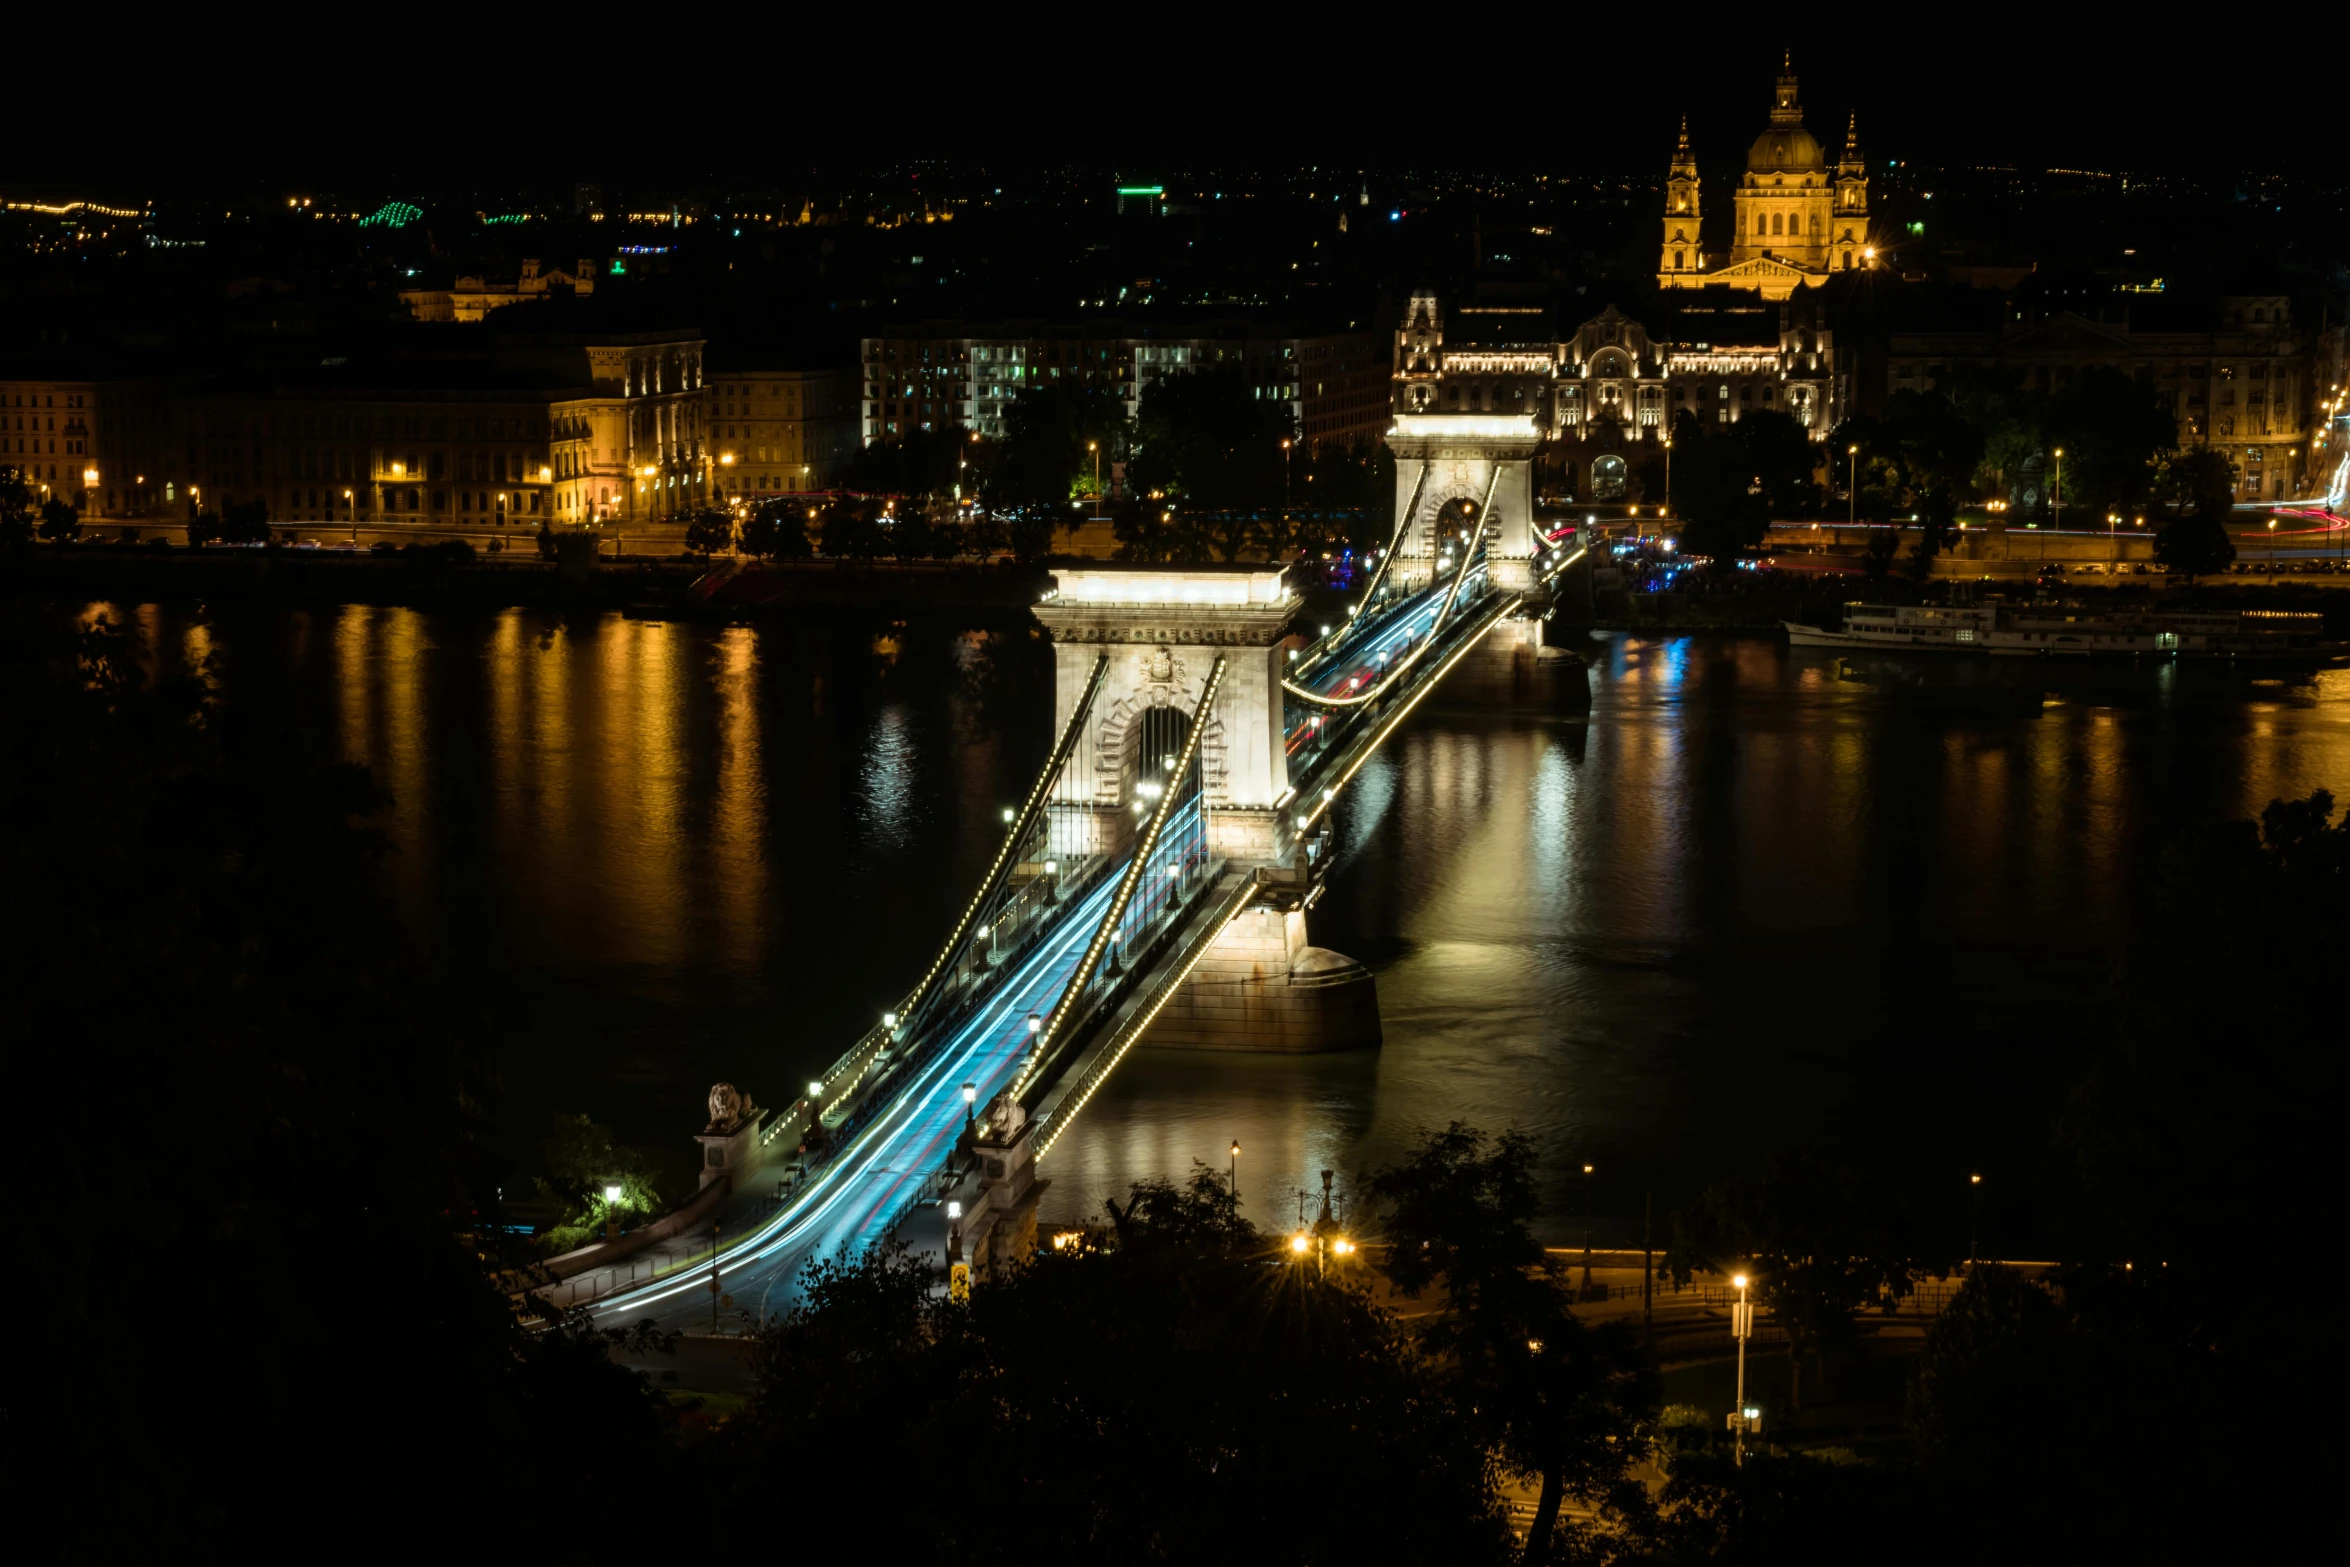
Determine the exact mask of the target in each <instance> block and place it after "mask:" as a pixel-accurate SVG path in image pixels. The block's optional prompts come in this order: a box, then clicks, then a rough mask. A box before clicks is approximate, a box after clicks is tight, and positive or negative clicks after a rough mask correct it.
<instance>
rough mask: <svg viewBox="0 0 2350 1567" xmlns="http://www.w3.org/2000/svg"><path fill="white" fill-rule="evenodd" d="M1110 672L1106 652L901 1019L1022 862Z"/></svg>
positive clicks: (951, 958) (920, 998)
mask: <svg viewBox="0 0 2350 1567" xmlns="http://www.w3.org/2000/svg"><path fill="white" fill-rule="evenodd" d="M1109 672H1110V655H1109V654H1107V653H1104V654H1102V655H1100V656H1099V657H1097V658H1096V659H1095V660H1094V661H1093V673H1092V674H1091V675H1090V676H1088V677H1087V679H1086V682H1085V689H1084V691H1083V692H1081V693H1079V695H1078V698H1077V705H1076V707H1075V708H1074V709H1072V710H1071V712H1070V714H1069V722H1068V723H1066V724H1065V725H1063V726H1062V728H1061V737H1060V739H1059V740H1057V741H1055V742H1054V745H1053V751H1052V755H1051V756H1049V757H1047V758H1046V759H1045V764H1044V771H1042V772H1041V773H1039V774H1037V777H1036V786H1035V787H1034V788H1032V789H1030V790H1029V791H1028V799H1027V801H1026V803H1025V804H1023V805H1022V806H1021V807H1020V812H1019V815H1018V816H1016V817H1015V818H1014V819H1013V822H1012V825H1011V827H1010V829H1009V830H1007V831H1006V832H1005V834H1004V843H1003V847H1002V848H1000V849H998V850H997V851H996V857H995V863H994V864H993V865H991V866H989V867H988V869H987V874H986V875H985V876H984V877H982V878H981V879H980V882H979V890H978V892H976V893H974V894H973V895H972V898H971V904H970V907H968V908H966V909H965V910H964V911H963V917H962V918H961V919H960V920H958V921H956V922H955V930H954V934H953V935H951V936H949V937H947V942H946V945H945V946H944V947H943V948H941V949H940V950H939V954H938V958H937V960H936V961H935V962H933V963H932V964H931V965H930V972H929V973H927V974H924V975H923V976H922V981H921V983H920V984H917V985H916V986H915V987H914V988H913V989H912V990H910V991H908V992H907V993H906V999H905V1000H903V1001H901V1002H899V1003H898V1009H897V1015H898V1018H899V1019H900V1021H901V1022H904V1021H907V1020H910V1019H911V1018H912V1017H913V1015H914V1010H915V1008H917V1007H919V1006H920V1005H921V1004H922V1003H923V1002H924V1001H925V1000H927V999H928V998H929V996H930V994H931V987H932V986H934V985H936V984H937V983H938V977H939V975H941V974H943V973H945V972H946V970H947V968H948V966H949V965H950V964H952V963H953V962H954V960H955V954H956V953H957V952H958V951H960V950H961V948H962V944H963V938H964V936H966V935H967V934H969V932H970V930H971V927H972V923H973V922H974V921H975V920H977V919H978V918H979V914H980V911H981V910H982V909H984V908H986V907H987V904H988V900H989V899H990V898H992V897H994V896H995V894H996V891H997V889H998V888H1000V887H1001V886H1002V885H1003V882H1004V878H1005V877H1007V876H1009V875H1010V874H1011V873H1012V869H1013V867H1014V866H1016V865H1017V864H1018V863H1019V861H1020V846H1021V845H1022V844H1024V843H1026V842H1027V841H1028V835H1029V834H1030V833H1031V832H1033V831H1034V830H1035V827H1036V821H1037V818H1038V817H1039V816H1041V815H1043V814H1044V813H1045V812H1046V810H1047V809H1048V808H1049V807H1050V805H1051V803H1052V792H1053V785H1054V783H1055V782H1056V781H1057V780H1058V779H1059V778H1060V776H1061V771H1062V769H1063V768H1065V767H1066V766H1068V763H1069V758H1070V756H1071V755H1072V754H1073V753H1074V752H1075V751H1076V749H1077V746H1078V743H1079V742H1080V741H1082V740H1083V739H1084V738H1085V721H1086V719H1087V718H1088V717H1089V716H1090V715H1091V714H1092V712H1093V701H1094V698H1095V697H1096V696H1098V695H1100V694H1101V689H1102V681H1103V680H1104V679H1105V678H1107V677H1108V675H1109Z"/></svg>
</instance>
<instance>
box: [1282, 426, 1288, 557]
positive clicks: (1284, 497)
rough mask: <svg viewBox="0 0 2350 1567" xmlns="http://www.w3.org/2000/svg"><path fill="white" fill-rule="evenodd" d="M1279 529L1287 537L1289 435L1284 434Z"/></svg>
mask: <svg viewBox="0 0 2350 1567" xmlns="http://www.w3.org/2000/svg"><path fill="white" fill-rule="evenodd" d="M1281 529H1282V536H1283V537H1284V538H1287V537H1288V532H1289V437H1288V436H1286V435H1285V436H1283V437H1282V438H1281Z"/></svg>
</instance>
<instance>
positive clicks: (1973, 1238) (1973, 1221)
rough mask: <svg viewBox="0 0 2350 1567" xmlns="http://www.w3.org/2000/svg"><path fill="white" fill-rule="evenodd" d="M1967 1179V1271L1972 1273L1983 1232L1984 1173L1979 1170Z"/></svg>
mask: <svg viewBox="0 0 2350 1567" xmlns="http://www.w3.org/2000/svg"><path fill="white" fill-rule="evenodd" d="M1966 1181H1967V1223H1966V1265H1967V1271H1968V1272H1970V1273H1972V1272H1973V1271H1974V1268H1975V1251H1976V1242H1977V1241H1978V1240H1979V1239H1980V1238H1981V1236H1982V1233H1983V1173H1982V1172H1981V1171H1980V1170H1978V1171H1976V1172H1975V1173H1974V1174H1972V1175H1970V1176H1968V1177H1967V1178H1966Z"/></svg>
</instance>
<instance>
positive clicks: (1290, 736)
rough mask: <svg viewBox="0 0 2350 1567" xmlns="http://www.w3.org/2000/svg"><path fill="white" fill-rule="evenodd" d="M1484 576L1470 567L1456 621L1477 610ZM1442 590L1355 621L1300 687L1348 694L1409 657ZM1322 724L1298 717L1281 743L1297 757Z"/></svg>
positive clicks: (1440, 584)
mask: <svg viewBox="0 0 2350 1567" xmlns="http://www.w3.org/2000/svg"><path fill="white" fill-rule="evenodd" d="M1486 578H1487V573H1486V569H1485V567H1484V565H1483V564H1482V563H1480V564H1478V565H1475V566H1472V567H1471V568H1470V569H1469V576H1468V579H1467V580H1466V581H1464V582H1463V583H1462V584H1461V593H1460V595H1459V596H1458V598H1457V600H1456V601H1455V603H1454V604H1453V616H1454V618H1455V619H1458V618H1460V617H1461V616H1463V615H1465V614H1468V613H1470V612H1472V611H1473V610H1475V609H1476V608H1478V607H1479V605H1480V604H1481V603H1482V600H1483V593H1482V591H1481V590H1482V589H1483V587H1484V585H1485V581H1486ZM1446 586H1447V584H1446V583H1445V582H1444V580H1443V579H1441V578H1439V579H1438V580H1437V581H1435V582H1433V583H1431V584H1429V585H1428V586H1427V587H1425V588H1422V589H1421V590H1420V591H1419V592H1417V593H1414V594H1412V595H1411V596H1410V597H1408V598H1405V599H1401V600H1398V601H1397V602H1395V603H1392V604H1389V605H1386V606H1384V607H1383V608H1381V609H1380V610H1378V611H1376V612H1375V613H1373V614H1370V615H1364V616H1360V617H1358V618H1357V619H1356V621H1355V622H1354V624H1353V625H1351V626H1349V627H1347V628H1346V630H1345V631H1344V632H1343V633H1341V635H1340V637H1339V639H1338V640H1337V641H1336V642H1333V643H1332V644H1331V645H1330V646H1329V648H1327V649H1326V650H1324V651H1323V652H1322V653H1321V655H1320V657H1319V658H1318V659H1317V661H1316V663H1315V665H1314V666H1313V668H1312V669H1311V670H1310V672H1308V673H1307V674H1306V675H1305V677H1304V678H1303V679H1301V680H1300V681H1299V684H1301V685H1306V686H1310V687H1312V688H1313V689H1314V690H1315V691H1318V692H1320V693H1321V694H1322V695H1324V696H1329V697H1345V696H1352V695H1353V694H1354V693H1355V692H1356V691H1358V690H1360V689H1361V688H1363V687H1364V686H1366V685H1369V684H1370V683H1371V682H1372V681H1374V680H1376V679H1378V678H1379V676H1380V675H1381V674H1382V673H1383V672H1384V671H1385V670H1386V668H1387V666H1388V665H1389V664H1390V663H1392V662H1393V661H1394V660H1395V659H1396V658H1398V657H1399V656H1401V655H1403V654H1405V653H1408V652H1409V651H1410V650H1411V649H1412V647H1413V646H1414V645H1416V644H1417V643H1418V642H1419V641H1420V640H1421V639H1422V638H1424V637H1426V636H1428V635H1430V634H1431V633H1432V632H1433V631H1434V630H1435V629H1436V617H1437V616H1438V615H1439V614H1440V613H1442V612H1443V609H1444V596H1445V588H1446ZM1473 600H1474V602H1473ZM1327 722H1328V720H1327V716H1326V715H1325V714H1322V713H1319V712H1312V713H1306V714H1302V715H1300V716H1299V717H1298V719H1297V721H1296V722H1295V723H1293V724H1291V725H1290V726H1289V727H1288V733H1287V736H1286V745H1287V748H1288V752H1289V755H1290V756H1291V757H1292V758H1295V757H1297V756H1298V754H1299V753H1300V752H1301V751H1303V750H1305V748H1306V747H1307V746H1308V745H1309V744H1310V743H1311V742H1312V741H1313V739H1314V737H1315V735H1316V733H1317V732H1318V731H1320V730H1321V729H1322V728H1324V727H1325V725H1326V724H1327ZM1300 781H1301V782H1302V780H1300Z"/></svg>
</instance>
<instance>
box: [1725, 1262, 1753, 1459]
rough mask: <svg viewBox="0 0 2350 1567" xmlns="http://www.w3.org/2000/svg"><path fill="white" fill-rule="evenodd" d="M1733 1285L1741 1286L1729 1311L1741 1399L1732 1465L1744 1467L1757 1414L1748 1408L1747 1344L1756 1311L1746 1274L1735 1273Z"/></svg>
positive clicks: (1733, 1425)
mask: <svg viewBox="0 0 2350 1567" xmlns="http://www.w3.org/2000/svg"><path fill="white" fill-rule="evenodd" d="M1730 1282H1731V1283H1732V1284H1735V1285H1737V1286H1738V1304H1737V1305H1735V1306H1733V1307H1731V1308H1730V1336H1731V1337H1732V1338H1734V1339H1736V1340H1737V1341H1738V1397H1737V1401H1736V1407H1735V1408H1733V1409H1732V1410H1731V1411H1730V1430H1731V1432H1732V1442H1733V1448H1732V1460H1731V1461H1732V1462H1733V1463H1735V1464H1737V1465H1738V1466H1739V1467H1741V1468H1743V1467H1745V1464H1746V1429H1747V1427H1748V1426H1749V1425H1751V1424H1753V1422H1754V1414H1753V1412H1751V1411H1749V1410H1748V1409H1747V1407H1746V1341H1747V1340H1748V1339H1750V1338H1752V1337H1753V1336H1754V1308H1753V1307H1752V1306H1750V1305H1748V1304H1747V1301H1746V1275H1745V1274H1743V1273H1740V1274H1735V1275H1733V1276H1732V1277H1731V1279H1730Z"/></svg>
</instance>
